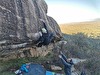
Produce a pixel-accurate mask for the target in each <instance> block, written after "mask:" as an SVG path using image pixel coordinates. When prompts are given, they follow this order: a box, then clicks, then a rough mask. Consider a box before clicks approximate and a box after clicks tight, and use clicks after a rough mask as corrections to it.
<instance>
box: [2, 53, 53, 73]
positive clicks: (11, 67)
mask: <svg viewBox="0 0 100 75" xmlns="http://www.w3.org/2000/svg"><path fill="white" fill-rule="evenodd" d="M52 57H53V54H52V53H49V54H48V55H47V56H45V57H27V58H18V59H11V60H6V61H2V60H1V61H0V75H15V74H14V71H16V70H17V69H19V68H20V66H21V65H22V64H25V63H29V62H33V63H38V64H41V63H44V62H45V61H48V60H51V58H52Z"/></svg>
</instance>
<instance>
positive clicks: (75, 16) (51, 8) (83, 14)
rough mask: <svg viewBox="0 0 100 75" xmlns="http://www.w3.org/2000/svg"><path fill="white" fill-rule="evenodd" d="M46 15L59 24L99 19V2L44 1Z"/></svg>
mask: <svg viewBox="0 0 100 75" xmlns="http://www.w3.org/2000/svg"><path fill="white" fill-rule="evenodd" d="M45 1H46V3H47V4H48V15H49V16H52V17H53V18H54V19H55V20H56V21H57V22H58V23H59V24H60V23H70V22H82V21H89V20H94V19H96V18H100V0H45Z"/></svg>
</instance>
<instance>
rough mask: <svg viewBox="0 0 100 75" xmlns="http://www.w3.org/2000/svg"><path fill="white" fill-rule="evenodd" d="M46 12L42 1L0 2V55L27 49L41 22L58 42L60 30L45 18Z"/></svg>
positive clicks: (54, 22)
mask: <svg viewBox="0 0 100 75" xmlns="http://www.w3.org/2000/svg"><path fill="white" fill-rule="evenodd" d="M47 10H48V6H47V4H46V3H45V1H44V0H0V55H1V54H2V53H7V52H12V51H13V50H15V51H16V50H18V49H19V48H23V47H27V46H26V44H27V43H29V41H30V40H31V41H33V40H34V35H35V33H37V32H39V31H40V29H41V28H42V27H43V22H42V21H41V20H44V21H45V23H46V25H47V28H48V30H49V31H51V32H53V33H54V35H55V40H59V39H60V38H61V36H62V34H61V31H60V28H59V26H58V24H57V22H56V21H55V20H54V19H53V18H51V17H49V16H47ZM33 42H34V41H33ZM17 48H18V49H17Z"/></svg>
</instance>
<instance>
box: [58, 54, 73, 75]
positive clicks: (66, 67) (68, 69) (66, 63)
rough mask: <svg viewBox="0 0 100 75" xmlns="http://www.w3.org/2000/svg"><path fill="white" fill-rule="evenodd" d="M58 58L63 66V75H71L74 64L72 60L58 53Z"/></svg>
mask: <svg viewBox="0 0 100 75" xmlns="http://www.w3.org/2000/svg"><path fill="white" fill-rule="evenodd" d="M59 58H60V59H61V61H62V63H63V65H64V72H65V75H71V67H72V65H73V64H74V63H73V61H72V59H67V58H66V56H65V55H64V54H63V53H62V52H60V55H59Z"/></svg>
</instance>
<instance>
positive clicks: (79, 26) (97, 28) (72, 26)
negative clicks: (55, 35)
mask: <svg viewBox="0 0 100 75" xmlns="http://www.w3.org/2000/svg"><path fill="white" fill-rule="evenodd" d="M59 26H60V28H61V31H62V33H66V34H77V33H79V32H82V33H85V34H87V35H88V36H93V37H96V36H100V21H98V20H97V21H91V22H80V23H69V24H61V25H59Z"/></svg>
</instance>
